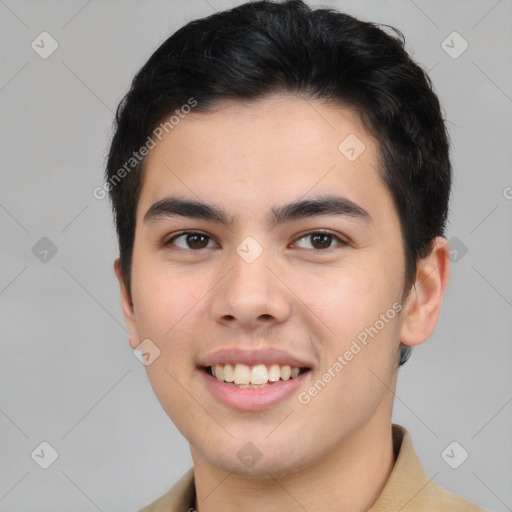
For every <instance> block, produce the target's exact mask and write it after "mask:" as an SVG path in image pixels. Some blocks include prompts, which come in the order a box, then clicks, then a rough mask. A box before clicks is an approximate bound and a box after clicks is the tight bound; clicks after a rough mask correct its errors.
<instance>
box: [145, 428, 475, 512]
mask: <svg viewBox="0 0 512 512" xmlns="http://www.w3.org/2000/svg"><path fill="white" fill-rule="evenodd" d="M392 432H393V446H394V450H395V453H398V456H397V458H396V461H395V465H394V466H393V470H392V472H391V474H390V475H389V478H388V481H387V482H386V485H385V486H384V489H383V490H382V492H381V494H380V496H379V498H378V499H377V501H376V502H375V503H374V504H373V506H372V507H371V508H370V510H369V511H368V512H391V511H393V512H397V511H400V512H439V511H444V510H445V511H450V512H485V510H484V509H482V508H479V507H477V506H476V505H474V504H473V503H471V502H469V501H467V500H466V499H464V498H461V497H458V496H455V495H454V494H452V493H450V492H448V491H446V490H444V489H443V488H442V487H440V486H439V485H438V484H437V483H436V482H435V481H434V479H433V478H429V477H428V476H427V475H426V474H425V471H424V470H423V467H422V466H421V463H420V461H419V459H418V456H417V455H416V452H415V450H414V447H413V445H412V441H411V438H410V436H409V433H408V432H407V430H406V429H405V428H403V427H402V426H400V425H395V424H393V428H392ZM194 503H195V486H194V468H190V469H189V470H188V471H187V472H186V473H185V474H184V475H183V476H182V477H181V479H180V480H178V482H176V484H175V485H174V486H173V487H172V488H171V490H170V491H169V492H167V494H165V495H164V496H162V497H161V498H159V499H158V500H156V501H154V502H153V503H151V504H150V505H148V506H147V507H145V508H144V509H142V510H140V511H139V512H188V511H189V510H190V512H192V510H193V509H194ZM191 509H192V510H191Z"/></svg>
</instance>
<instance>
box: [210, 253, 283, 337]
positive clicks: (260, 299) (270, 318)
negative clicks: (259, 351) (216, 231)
mask: <svg viewBox="0 0 512 512" xmlns="http://www.w3.org/2000/svg"><path fill="white" fill-rule="evenodd" d="M228 265H229V268H230V269H231V270H230V271H229V272H228V273H227V274H226V275H225V277H224V278H223V279H222V280H221V282H220V283H219V285H218V286H217V287H215V289H216V292H215V296H214V299H213V302H212V314H213V317H214V319H215V320H216V321H217V322H219V323H221V324H224V325H225V326H233V327H235V326H236V327H237V328H239V329H243V330H245V331H251V330H255V329H258V328H269V327H271V326H272V325H274V324H279V323H282V322H285V321H286V319H287V318H288V317H289V316H290V312H291V303H290V296H291V292H290V291H289V290H288V289H287V287H286V285H285V284H284V283H283V281H282V280H281V279H280V278H279V277H278V275H279V272H278V271H276V270H275V269H274V268H273V267H277V265H276V264H275V262H273V261H271V258H270V257H269V256H268V254H267V253H266V251H263V253H262V254H261V255H260V256H259V257H258V258H257V259H256V260H255V261H253V262H251V263H249V262H247V261H245V260H244V259H243V258H242V257H240V256H239V254H238V253H236V252H235V251H234V254H233V256H232V257H231V258H230V259H229V263H228Z"/></svg>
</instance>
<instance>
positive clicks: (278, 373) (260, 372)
mask: <svg viewBox="0 0 512 512" xmlns="http://www.w3.org/2000/svg"><path fill="white" fill-rule="evenodd" d="M203 370H204V371H205V372H206V373H208V375H210V376H212V377H214V378H215V379H217V380H219V381H221V382H224V383H226V384H230V385H231V386H233V387H238V388H264V387H267V386H270V385H273V384H276V383H278V382H283V381H287V380H290V379H295V378H296V377H298V376H299V375H301V374H303V373H306V372H308V371H310V368H299V367H297V366H290V365H279V364H268V365H267V364H257V365H254V366H248V365H245V364H241V363H238V364H229V363H228V364H216V365H215V366H206V367H203Z"/></svg>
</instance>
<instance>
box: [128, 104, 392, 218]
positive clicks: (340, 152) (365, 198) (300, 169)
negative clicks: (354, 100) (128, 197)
mask: <svg viewBox="0 0 512 512" xmlns="http://www.w3.org/2000/svg"><path fill="white" fill-rule="evenodd" d="M378 168H379V156H378V144H377V141H376V140H375V139H374V138H373V137H372V136H371V135H370V134H369V133H368V132H367V130H366V129H365V128H364V126H363V124H362V122H361V120H360V117H359V114H358V112H356V111H354V110H350V109H347V108H341V107H337V106H334V105H328V104H325V103H322V102H320V101H318V100H311V99H304V98H300V97H296V96H286V95H280V96H272V97H268V98H265V99H262V100H258V101H251V102H238V101H237V102H235V101H225V102H223V103H221V104H219V105H218V108H217V109H215V110H214V111H211V112H207V113H199V112H193V111H192V112H191V113H189V114H188V115H186V116H184V117H183V118H182V119H181V120H180V122H179V123H178V124H177V125H175V126H174V127H173V129H172V130H169V132H168V133H165V134H164V135H163V137H162V140H161V141H157V144H156V146H155V147H154V148H153V149H152V150H151V151H150V153H149V154H148V156H147V158H146V162H145V166H144V179H143V186H142V191H141V195H140V199H139V208H138V220H137V221H138V222H139V221H140V220H141V219H142V217H143V216H144V214H145V213H146V211H147V210H148V208H150V207H151V205H152V204H154V203H155V202H157V201H159V200H161V199H163V198H164V197H165V196H166V195H170V194H173V195H175V194H176V193H178V194H181V195H184V196H187V197H190V198H194V199H198V198H202V199H209V200H211V199H215V198H216V199H218V201H217V202H218V203H227V202H229V204H230V207H233V209H235V210H236V209H237V208H240V211H246V212H249V211H250V209H252V208H254V209H255V210H256V209H258V208H259V207H261V208H263V207H264V206H267V207H268V206H270V205H275V204H279V203H282V202H283V201H284V200H296V199H298V198H300V197H304V196H306V195H307V194H326V193H331V192H333V190H334V189H336V190H337V192H339V193H340V194H343V195H345V196H347V197H350V198H351V199H353V200H354V202H359V203H360V202H366V203H371V202H372V199H373V200H374V201H375V200H378V199H379V198H380V199H389V198H386V197H383V194H384V196H385V194H386V190H387V189H386V188H385V186H384V184H383V182H382V180H381V178H380V175H379V172H378Z"/></svg>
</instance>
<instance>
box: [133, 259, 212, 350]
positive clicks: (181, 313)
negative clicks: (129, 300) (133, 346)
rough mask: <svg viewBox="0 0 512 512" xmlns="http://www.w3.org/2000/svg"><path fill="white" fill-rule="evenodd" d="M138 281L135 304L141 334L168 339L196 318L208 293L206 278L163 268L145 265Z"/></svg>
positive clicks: (135, 289) (163, 339) (156, 265)
mask: <svg viewBox="0 0 512 512" xmlns="http://www.w3.org/2000/svg"><path fill="white" fill-rule="evenodd" d="M137 275H138V276H139V279H138V280H137V282H135V283H134V303H135V307H136V315H137V321H138V324H139V327H140V331H141V332H140V334H141V335H143V336H146V337H154V338H155V339H158V340H162V341H165V340H167V339H169V338H172V337H173V336H174V335H176V334H177V333H178V332H179V331H182V330H183V325H186V324H187V321H190V318H194V315H196V314H197V311H198V310H200V308H201V299H202V298H203V297H204V295H205V294H206V293H207V283H208V281H207V280H206V279H202V278H201V276H191V275H190V273H189V272H187V271H186V270H185V271H182V272H176V271H172V269H169V268H163V267H162V268H160V267H159V266H158V264H154V265H152V266H151V268H145V269H144V268H141V269H140V270H139V273H138V274H137Z"/></svg>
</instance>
